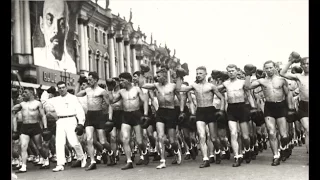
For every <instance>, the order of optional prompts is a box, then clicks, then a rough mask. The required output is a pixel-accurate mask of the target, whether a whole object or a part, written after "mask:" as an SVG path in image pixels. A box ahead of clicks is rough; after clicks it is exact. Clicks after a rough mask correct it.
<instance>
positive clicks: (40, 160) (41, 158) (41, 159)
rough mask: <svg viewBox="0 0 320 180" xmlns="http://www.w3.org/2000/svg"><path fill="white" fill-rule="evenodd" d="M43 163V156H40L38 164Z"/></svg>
mask: <svg viewBox="0 0 320 180" xmlns="http://www.w3.org/2000/svg"><path fill="white" fill-rule="evenodd" d="M42 164H43V157H40V159H39V162H38V163H37V165H42Z"/></svg>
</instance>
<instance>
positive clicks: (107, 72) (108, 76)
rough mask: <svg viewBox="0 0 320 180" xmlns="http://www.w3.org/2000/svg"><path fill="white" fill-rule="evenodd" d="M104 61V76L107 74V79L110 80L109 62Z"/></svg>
mask: <svg viewBox="0 0 320 180" xmlns="http://www.w3.org/2000/svg"><path fill="white" fill-rule="evenodd" d="M105 61H106V74H107V79H109V78H110V67H109V62H108V59H105Z"/></svg>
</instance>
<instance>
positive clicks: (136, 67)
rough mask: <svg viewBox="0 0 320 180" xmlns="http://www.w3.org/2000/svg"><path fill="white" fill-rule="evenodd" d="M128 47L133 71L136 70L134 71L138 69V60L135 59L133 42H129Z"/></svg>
mask: <svg viewBox="0 0 320 180" xmlns="http://www.w3.org/2000/svg"><path fill="white" fill-rule="evenodd" d="M130 49H131V59H132V63H133V72H136V71H139V65H138V61H137V59H136V49H135V44H131V45H130Z"/></svg>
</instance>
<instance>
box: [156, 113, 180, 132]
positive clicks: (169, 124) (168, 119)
mask: <svg viewBox="0 0 320 180" xmlns="http://www.w3.org/2000/svg"><path fill="white" fill-rule="evenodd" d="M156 122H162V123H164V124H165V128H166V129H175V128H176V127H177V115H176V110H174V109H168V108H159V109H158V111H157V115H156Z"/></svg>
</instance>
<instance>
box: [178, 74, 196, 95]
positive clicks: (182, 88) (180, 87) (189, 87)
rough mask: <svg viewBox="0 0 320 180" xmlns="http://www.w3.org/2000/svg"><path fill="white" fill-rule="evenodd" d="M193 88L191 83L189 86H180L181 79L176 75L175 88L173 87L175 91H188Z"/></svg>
mask: <svg viewBox="0 0 320 180" xmlns="http://www.w3.org/2000/svg"><path fill="white" fill-rule="evenodd" d="M193 89H194V88H193V86H192V85H190V86H183V87H182V80H181V78H180V77H177V82H176V88H175V90H176V91H177V92H189V91H191V90H193Z"/></svg>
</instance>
